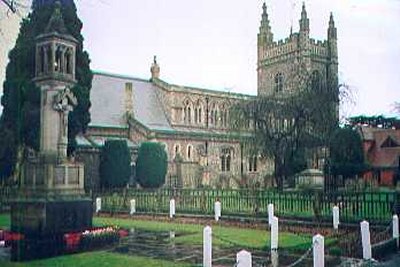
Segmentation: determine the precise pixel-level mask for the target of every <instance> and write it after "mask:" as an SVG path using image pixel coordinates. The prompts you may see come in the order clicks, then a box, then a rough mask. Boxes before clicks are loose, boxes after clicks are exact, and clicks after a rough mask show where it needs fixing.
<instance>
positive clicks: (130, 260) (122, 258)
mask: <svg viewBox="0 0 400 267" xmlns="http://www.w3.org/2000/svg"><path fill="white" fill-rule="evenodd" d="M27 265H28V266H32V267H39V266H40V267H47V266H49V267H63V266H65V267H70V266H74V267H79V266H82V267H90V266H95V267H110V266H137V267H139V266H140V267H141V266H146V267H159V266H162V267H174V266H176V267H189V266H191V265H190V264H184V263H175V262H169V261H163V260H158V259H151V258H146V257H136V256H127V255H122V254H118V253H111V252H106V251H96V252H88V253H79V254H73V255H66V256H60V257H55V258H50V259H44V260H36V261H30V262H29V264H27V263H26V262H23V263H14V262H8V261H1V260H0V266H2V267H23V266H27Z"/></svg>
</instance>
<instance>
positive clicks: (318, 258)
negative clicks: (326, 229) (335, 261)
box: [313, 234, 325, 267]
mask: <svg viewBox="0 0 400 267" xmlns="http://www.w3.org/2000/svg"><path fill="white" fill-rule="evenodd" d="M324 246H325V245H324V237H323V236H322V235H320V234H318V235H315V236H313V256H314V267H324V266H325V255H324Z"/></svg>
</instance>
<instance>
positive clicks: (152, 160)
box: [136, 142, 168, 188]
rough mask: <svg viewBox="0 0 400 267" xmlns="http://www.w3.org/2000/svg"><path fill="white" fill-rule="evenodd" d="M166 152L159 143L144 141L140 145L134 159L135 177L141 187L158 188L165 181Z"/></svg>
mask: <svg viewBox="0 0 400 267" xmlns="http://www.w3.org/2000/svg"><path fill="white" fill-rule="evenodd" d="M167 159H168V156H167V152H165V147H164V145H162V144H161V143H154V142H145V143H142V144H141V145H140V148H139V152H138V158H137V160H136V178H137V181H138V183H139V184H140V185H141V186H142V187H143V188H158V187H160V186H162V185H163V184H164V183H165V175H166V174H167V167H168V163H167Z"/></svg>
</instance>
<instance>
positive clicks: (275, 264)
mask: <svg viewBox="0 0 400 267" xmlns="http://www.w3.org/2000/svg"><path fill="white" fill-rule="evenodd" d="M271 265H272V267H279V255H278V251H277V250H271Z"/></svg>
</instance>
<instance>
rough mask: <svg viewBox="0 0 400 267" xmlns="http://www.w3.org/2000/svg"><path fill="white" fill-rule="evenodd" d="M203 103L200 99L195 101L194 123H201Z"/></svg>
mask: <svg viewBox="0 0 400 267" xmlns="http://www.w3.org/2000/svg"><path fill="white" fill-rule="evenodd" d="M202 112H203V104H202V103H201V101H200V100H198V101H197V102H196V106H195V110H194V123H196V124H201V123H202V121H203V118H202V117H203V114H202Z"/></svg>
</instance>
